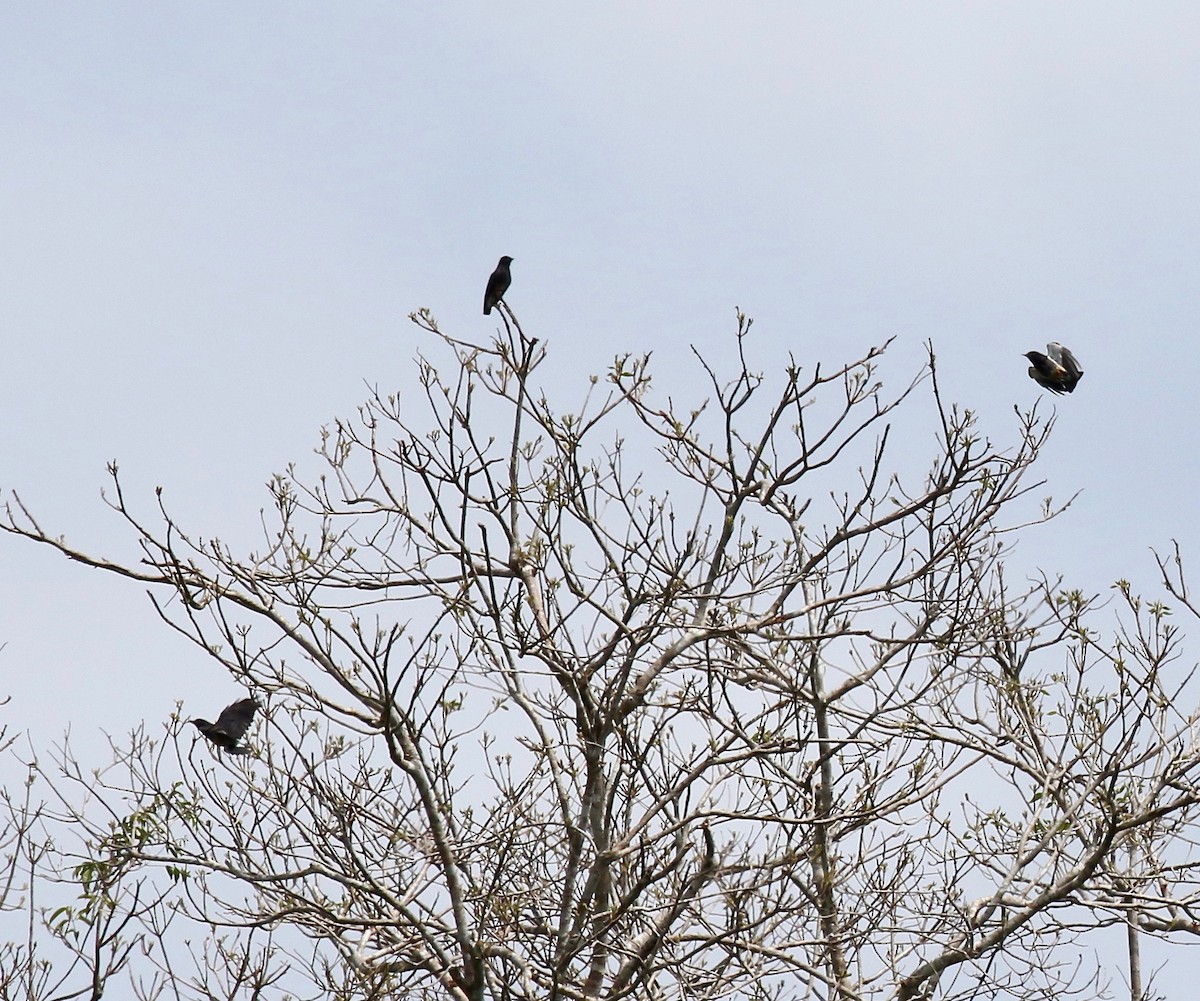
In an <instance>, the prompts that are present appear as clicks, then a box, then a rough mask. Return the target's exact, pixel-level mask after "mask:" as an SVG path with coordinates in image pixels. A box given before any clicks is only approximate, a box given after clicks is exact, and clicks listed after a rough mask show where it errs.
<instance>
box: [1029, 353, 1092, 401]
mask: <svg viewBox="0 0 1200 1001" xmlns="http://www.w3.org/2000/svg"><path fill="white" fill-rule="evenodd" d="M1025 357H1026V358H1028V359H1029V361H1030V362H1031V363H1032V364H1030V366H1029V378H1031V379H1032V380H1033V381H1034V382H1036V383H1037V384H1038V385H1039V386H1044V387H1045V388H1046V389H1048V390H1050V392H1052V393H1073V392H1075V387H1076V386H1077V385H1078V384H1079V380H1080V379H1082V378H1083V369H1081V368H1080V367H1079V362H1078V361H1077V360H1076V359H1075V356H1074V355H1073V354H1071V352H1070V351H1068V350H1067V349H1066V348H1064V347H1063V346H1062V345H1061V344H1059V343H1058V341H1051V342H1050V343H1049V344H1047V345H1046V353H1045V354H1042V353H1041V352H1040V351H1026V352H1025Z"/></svg>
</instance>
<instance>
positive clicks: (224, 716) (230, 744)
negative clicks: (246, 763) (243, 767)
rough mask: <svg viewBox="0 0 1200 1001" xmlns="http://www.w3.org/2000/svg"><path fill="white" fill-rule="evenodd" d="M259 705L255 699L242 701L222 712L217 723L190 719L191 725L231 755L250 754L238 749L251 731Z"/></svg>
mask: <svg viewBox="0 0 1200 1001" xmlns="http://www.w3.org/2000/svg"><path fill="white" fill-rule="evenodd" d="M258 709H259V705H258V702H257V701H256V700H254V699H242V700H241V702H235V703H234V704H233V705H231V706H226V707H225V708H224V709H222V710H221V715H220V716H218V717H217V721H216V722H215V723H210V722H209V721H208V720H206V719H190V720H188V722H189V723H191V724H192V726H194V727H195V728H196V729H197V730H199V731H200V732H201V733H202V734H204V736H206V737H207V738H208V739H209V740H211V741H212V742H213V743H214V744H216V745H217V747H220V748H223V749H224V750H226V751H228V752H229V753H230V754H249V753H250V752H249V751H247V750H246V749H245V748H244V747H238V741H239V740H241V739H242V737H243V736H245V733H246V731H247V730H249V729H250V722H251V720H253V719H254V714H255V713H256V712H258Z"/></svg>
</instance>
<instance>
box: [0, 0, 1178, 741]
mask: <svg viewBox="0 0 1200 1001" xmlns="http://www.w3.org/2000/svg"><path fill="white" fill-rule="evenodd" d="M747 8H751V9H747ZM1198 109H1200V7H1197V6H1196V5H1195V4H1192V3H1154V2H1150V3H1095V2H1091V3H1054V4H1048V3H1042V2H1038V3H1031V2H997V3H875V4H867V3H840V2H838V3H834V2H829V3H821V4H813V3H761V4H754V5H748V4H719V3H708V2H696V0H691V2H688V3H673V2H672V3H663V2H659V3H654V4H647V3H645V2H641V3H611V4H604V5H592V6H591V7H590V8H589V9H587V10H579V9H574V6H573V5H563V4H560V3H516V4H511V5H505V6H499V5H496V4H490V3H489V4H484V3H456V2H447V3H404V4H401V3H355V4H341V5H337V6H329V5H316V4H293V3H286V4H283V3H274V4H271V3H256V4H243V3H205V4H183V3H155V4H148V3H125V4H103V5H100V4H82V3H73V4H63V5H56V6H51V5H43V4H38V5H22V6H16V5H12V6H8V7H6V8H5V9H4V10H3V12H2V13H0V121H2V122H3V123H4V130H3V131H4V142H3V145H2V147H0V342H2V343H3V344H4V346H5V359H4V366H3V369H2V374H0V379H2V380H3V382H2V395H3V406H4V409H5V412H6V415H7V420H6V421H5V422H4V424H3V429H2V430H0V487H3V488H5V489H11V488H17V489H18V490H19V491H20V492H21V493H22V495H23V497H24V498H25V499H26V500H27V501H28V502H29V504H30V505H31V506H32V507H33V509H34V510H35V511H36V512H38V514H39V515H40V516H41V517H42V519H43V521H44V522H45V523H46V524H47V525H48V526H51V527H53V528H55V529H60V530H62V531H65V532H67V533H68V534H69V535H70V537H71V538H72V539H73V540H74V541H76V542H78V543H79V544H80V545H83V546H85V547H86V548H92V549H96V550H100V551H106V552H112V553H121V552H125V553H127V552H128V550H127V549H126V548H123V540H124V539H125V538H126V536H125V535H124V533H122V531H121V527H120V525H119V524H117V522H116V520H115V519H114V518H113V517H111V516H109V515H108V514H107V512H106V511H105V510H104V509H103V508H102V506H101V504H100V502H99V500H98V492H99V490H100V488H101V487H102V486H104V485H105V479H106V478H105V474H104V466H105V463H106V462H107V461H108V460H109V459H113V458H115V459H118V460H119V461H120V464H121V467H122V469H123V471H124V472H125V473H126V474H127V487H128V490H129V493H130V495H131V496H132V497H134V498H137V499H138V500H139V501H140V502H142V503H143V504H144V508H143V509H144V510H146V511H149V510H150V507H151V505H152V503H153V494H152V488H153V487H154V486H155V485H162V486H163V487H164V488H165V497H166V500H167V503H168V504H169V505H170V507H171V508H172V510H173V511H174V512H175V513H176V514H177V515H178V517H179V519H180V521H181V522H183V523H184V524H186V525H188V526H190V527H192V528H194V529H195V530H196V531H198V532H199V533H201V534H205V535H211V534H219V535H221V536H224V537H228V538H230V539H231V540H238V539H248V538H250V533H251V532H252V531H253V530H254V528H255V526H256V525H257V519H258V510H259V508H260V507H262V506H263V505H264V504H265V503H266V502H267V497H266V494H265V492H264V491H263V489H262V484H263V482H265V480H266V479H267V478H268V477H269V475H270V474H271V473H272V472H274V471H276V470H280V469H282V468H283V467H284V465H285V464H286V463H288V462H289V461H291V460H294V459H296V460H301V461H303V462H306V463H307V462H309V461H310V460H309V458H308V456H309V455H310V453H311V448H312V447H313V446H314V445H315V444H316V442H317V438H318V428H319V427H320V425H321V424H323V423H326V422H328V421H329V420H331V419H332V418H333V417H334V416H336V415H344V414H350V413H352V412H353V410H354V407H355V405H356V403H357V402H358V401H359V400H360V399H361V398H363V397H364V395H365V393H366V389H365V385H364V383H371V384H373V385H378V386H379V387H380V388H381V389H382V390H383V391H385V392H390V391H396V390H400V391H405V390H410V389H411V388H412V387H413V385H414V380H413V365H412V362H411V359H412V355H413V353H414V350H415V347H416V345H417V343H418V338H417V336H416V331H415V330H414V329H413V328H412V327H411V326H410V325H409V323H408V321H407V319H406V316H407V314H408V313H409V312H410V311H411V310H414V309H416V308H418V307H421V306H428V307H430V308H431V309H432V310H433V311H434V313H435V314H436V315H437V317H438V318H439V320H440V321H441V323H442V325H443V328H444V329H445V330H447V331H448V332H454V333H457V334H461V335H463V336H466V337H480V336H486V335H487V334H488V332H489V331H490V330H491V329H493V328H494V326H495V324H494V323H493V322H491V321H490V320H489V319H485V318H484V317H483V316H481V315H480V298H481V295H482V290H483V284H484V281H485V280H486V277H487V275H488V273H489V272H490V270H491V268H492V267H493V266H494V265H495V262H496V259H497V258H498V257H499V256H500V255H501V254H505V253H507V254H511V255H512V256H513V257H514V258H515V263H514V265H513V275H514V279H513V287H512V290H511V293H510V296H509V299H510V301H511V303H512V305H513V307H514V309H515V310H516V311H517V314H518V315H519V317H520V318H521V320H522V322H523V324H524V325H525V327H526V330H527V331H528V332H529V333H530V334H533V335H535V336H538V337H540V338H542V339H544V340H545V341H546V342H547V343H548V344H549V346H550V350H551V363H550V365H549V367H548V369H547V370H546V371H547V375H553V377H554V379H555V380H556V386H557V388H558V389H559V390H560V391H561V393H562V396H561V397H560V400H561V402H562V404H563V405H564V406H569V404H570V402H571V401H572V400H573V399H574V398H575V397H576V395H577V392H578V393H581V392H582V391H583V388H584V386H585V384H586V376H587V375H588V374H589V373H592V372H597V371H600V370H602V369H603V368H604V366H605V365H606V364H607V363H608V362H610V361H611V359H612V357H613V356H614V355H616V354H618V353H624V352H627V351H630V352H641V351H645V350H653V351H655V352H656V353H658V355H659V357H660V359H661V360H662V362H663V371H664V373H669V372H672V371H675V372H676V374H678V367H677V365H676V362H675V359H676V358H677V357H681V356H682V352H683V350H684V349H685V348H686V346H687V345H689V344H693V343H695V344H697V345H700V346H701V347H702V348H704V349H705V350H708V351H713V352H717V351H721V350H725V349H727V348H728V345H729V337H730V335H731V334H732V332H733V329H734V322H733V316H734V313H733V310H734V307H735V306H740V307H742V308H743V309H744V310H746V311H747V312H748V313H749V314H750V315H752V316H754V317H755V319H756V325H755V334H756V338H757V339H758V344H759V345H760V346H761V350H762V357H763V358H764V359H771V358H773V359H775V360H778V359H780V358H782V357H783V355H784V354H785V353H786V352H787V351H791V352H792V353H794V354H795V356H796V357H797V359H798V360H799V361H800V362H801V363H804V364H811V363H813V362H815V361H819V360H823V361H825V362H827V363H832V362H837V361H843V360H847V359H849V358H850V357H852V356H856V355H857V354H858V353H860V352H861V351H863V350H864V349H865V348H866V347H867V346H869V345H871V344H874V343H878V342H880V341H882V340H883V339H885V338H886V337H887V336H890V335H892V334H896V335H898V340H897V343H896V345H895V347H894V349H893V351H892V352H891V353H890V354H889V360H888V361H887V363H886V364H885V366H884V374H885V376H887V377H888V378H889V379H890V380H891V381H892V382H893V384H894V385H895V386H896V387H897V388H898V387H899V386H900V384H901V383H902V382H904V381H906V379H907V378H908V377H909V376H910V375H911V373H912V372H913V371H914V370H915V369H916V367H917V366H918V364H919V361H920V357H921V355H922V351H923V348H922V342H923V341H925V340H926V339H932V341H933V342H934V345H935V348H936V350H937V353H938V356H939V360H940V362H941V365H942V379H943V392H944V394H945V395H946V396H947V397H948V398H949V399H952V400H956V401H959V402H960V403H962V404H963V405H964V406H968V407H971V408H972V409H975V410H977V411H978V412H979V413H980V415H981V418H982V421H983V425H984V427H985V429H986V430H988V431H989V432H990V433H991V434H992V435H993V437H994V438H996V439H997V440H1012V437H1013V436H1014V435H1015V430H1016V419H1015V417H1014V415H1013V413H1012V407H1013V405H1014V404H1019V405H1021V406H1027V405H1029V404H1031V403H1032V402H1033V401H1034V400H1035V399H1037V398H1038V397H1039V394H1040V395H1043V396H1044V395H1045V394H1042V392H1041V390H1039V389H1038V387H1037V386H1036V385H1035V384H1034V383H1033V382H1031V381H1030V380H1029V379H1028V378H1027V377H1026V375H1025V368H1026V362H1025V360H1024V359H1023V358H1022V357H1021V354H1022V353H1023V352H1024V351H1027V350H1030V349H1035V348H1036V349H1041V348H1043V347H1044V345H1045V342H1046V341H1048V340H1051V339H1053V340H1060V341H1062V342H1064V343H1065V344H1067V345H1068V346H1069V347H1071V349H1072V350H1073V351H1074V352H1075V353H1076V355H1078V357H1079V359H1080V361H1081V363H1082V365H1083V368H1084V369H1085V371H1086V375H1085V377H1084V379H1083V381H1082V383H1081V385H1080V387H1079V389H1078V390H1077V392H1076V393H1075V394H1074V395H1073V396H1071V397H1067V398H1064V399H1061V400H1054V399H1050V398H1046V399H1044V400H1043V401H1042V406H1043V407H1044V408H1049V407H1050V406H1051V405H1054V406H1057V408H1058V411H1059V414H1060V423H1059V426H1058V429H1057V432H1056V434H1055V437H1054V439H1053V441H1052V442H1051V444H1050V445H1049V447H1048V448H1047V450H1046V453H1045V456H1044V462H1043V463H1042V465H1041V471H1042V474H1043V475H1045V476H1047V477H1049V478H1050V479H1051V481H1052V482H1051V484H1050V487H1049V489H1048V491H1047V492H1053V493H1054V494H1055V495H1056V496H1058V497H1063V498H1065V497H1066V496H1068V495H1069V494H1071V493H1072V492H1073V491H1075V490H1082V491H1083V493H1082V496H1081V497H1080V499H1079V501H1078V502H1077V504H1076V506H1075V507H1074V508H1073V509H1072V511H1071V512H1069V513H1068V514H1067V515H1066V516H1065V517H1064V518H1063V519H1062V520H1061V521H1059V522H1058V523H1057V525H1056V526H1055V527H1054V528H1053V530H1042V531H1039V532H1031V533H1029V534H1028V535H1027V536H1026V537H1025V539H1024V541H1023V542H1022V544H1021V545H1022V558H1028V559H1029V561H1030V563H1031V564H1034V563H1040V564H1041V565H1042V567H1043V568H1044V569H1045V570H1046V571H1047V572H1048V573H1050V574H1051V575H1056V574H1059V573H1061V574H1063V575H1064V576H1065V577H1066V578H1067V580H1068V581H1070V582H1072V583H1074V584H1077V585H1078V586H1080V587H1082V588H1084V589H1085V590H1089V591H1104V590H1105V589H1106V588H1107V587H1108V586H1109V585H1110V584H1111V583H1112V581H1113V580H1114V579H1116V578H1117V577H1128V578H1130V579H1131V580H1133V581H1134V583H1135V586H1136V587H1139V588H1141V589H1144V590H1147V591H1151V590H1153V586H1154V582H1155V575H1154V567H1153V562H1152V560H1151V558H1150V553H1149V548H1150V547H1151V546H1157V547H1165V546H1167V545H1168V543H1169V541H1170V539H1172V538H1173V537H1177V538H1179V539H1180V541H1181V542H1182V543H1183V545H1184V548H1185V552H1186V553H1187V554H1188V555H1190V556H1191V558H1192V560H1193V563H1194V565H1195V566H1196V567H1197V568H1200V531H1198V530H1197V529H1196V528H1195V507H1196V505H1195V501H1194V499H1193V494H1194V493H1195V490H1196V481H1197V472H1196V469H1195V461H1194V459H1193V448H1192V440H1193V438H1194V436H1195V435H1194V431H1193V429H1192V428H1191V422H1192V421H1193V420H1194V419H1195V414H1196V408H1195V406H1194V399H1195V395H1196V389H1195V385H1196V375H1197V371H1196V370H1197V368H1198V367H1200V355H1198V352H1197V349H1196V348H1195V346H1194V345H1195V332H1196V330H1197V328H1198V326H1200V323H1198V320H1200V315H1198V314H1200V305H1198V299H1197V281H1196V272H1197V269H1198V267H1200V111H1198ZM680 378H681V383H680V384H681V385H687V382H686V381H682V377H680ZM574 387H578V390H577V391H576V390H575V389H574ZM933 434H934V429H933V427H932V425H930V426H929V427H927V428H926V429H924V431H923V432H918V434H917V437H916V439H915V440H913V441H912V442H911V444H906V445H905V446H904V448H905V449H907V448H911V449H912V455H913V457H914V458H913V460H912V462H911V464H910V468H911V470H912V472H913V473H914V474H916V473H919V472H921V471H923V470H924V468H925V467H926V465H927V457H928V456H929V455H930V454H931V448H932V439H933ZM900 454H901V455H903V454H904V452H903V451H901V453H900ZM1035 547H1036V549H1035ZM1198 572H1200V570H1198ZM1193 631H1194V630H1193ZM0 643H6V644H7V646H6V647H5V648H4V649H3V651H0V678H4V679H7V682H6V684H5V685H4V688H5V690H7V691H9V692H11V693H12V695H13V696H14V700H13V704H12V705H11V706H10V707H9V708H8V709H7V710H5V711H4V712H5V716H4V719H7V720H9V721H19V725H20V726H28V727H29V729H30V730H31V731H32V733H33V736H34V741H35V743H37V744H45V743H47V742H49V741H50V740H53V739H55V738H56V737H57V736H58V735H59V734H60V732H61V730H62V728H63V727H64V725H66V724H67V723H70V724H71V725H72V726H73V728H74V730H75V731H76V733H77V735H79V736H80V737H81V738H82V739H86V737H85V732H92V731H94V730H95V728H96V726H97V725H103V726H104V727H105V729H108V730H109V731H110V732H113V733H117V734H120V733H123V732H124V731H126V730H128V729H129V728H130V727H132V726H133V725H135V724H136V723H137V722H138V721H140V720H142V719H146V720H149V721H157V720H159V719H161V718H163V717H164V716H165V715H167V714H169V712H170V710H171V708H172V706H173V704H174V701H175V700H176V699H184V700H186V701H187V702H188V704H189V707H191V706H195V707H197V711H211V710H214V709H216V708H219V707H220V706H221V705H223V704H224V701H227V700H228V699H227V696H234V695H236V694H237V691H236V690H235V689H234V688H233V686H232V684H231V683H230V682H229V681H228V680H227V679H224V678H222V677H220V676H219V675H217V674H216V673H215V672H214V671H213V670H212V669H211V667H210V666H209V664H208V662H207V661H205V660H204V659H203V658H202V657H201V656H200V655H199V654H198V653H196V652H195V651H194V650H192V649H191V648H189V647H187V646H186V645H185V644H184V642H183V641H182V640H180V639H178V638H176V637H174V636H173V635H171V634H170V633H169V632H168V631H167V630H166V629H165V628H163V627H161V626H160V625H159V624H158V623H157V620H156V619H155V617H154V615H153V613H152V610H151V608H150V606H149V603H148V602H147V601H146V599H145V597H144V595H142V594H141V592H140V591H139V590H138V589H137V588H136V587H132V586H128V587H121V586H120V585H119V584H118V583H117V582H115V581H112V580H104V579H102V578H101V577H100V575H98V574H96V573H94V572H90V571H86V570H84V569H82V568H80V567H77V566H73V565H69V564H67V563H66V562H65V561H63V560H61V559H54V558H51V557H50V555H49V554H46V553H41V552H37V551H35V550H34V549H32V548H31V547H30V546H28V545H22V544H20V543H18V542H16V541H14V540H11V539H7V538H5V539H0ZM154 725H157V724H156V723H155V724H154Z"/></svg>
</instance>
